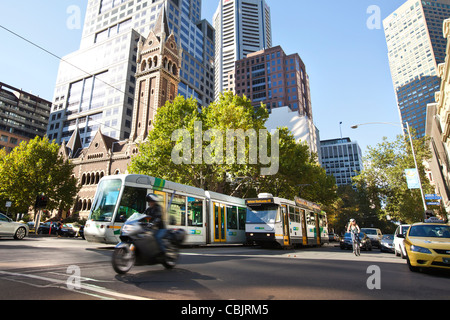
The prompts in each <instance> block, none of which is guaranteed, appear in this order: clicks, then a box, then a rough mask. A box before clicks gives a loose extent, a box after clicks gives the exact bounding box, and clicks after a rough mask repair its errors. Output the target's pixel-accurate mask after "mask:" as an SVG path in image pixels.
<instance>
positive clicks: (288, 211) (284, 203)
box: [246, 193, 329, 247]
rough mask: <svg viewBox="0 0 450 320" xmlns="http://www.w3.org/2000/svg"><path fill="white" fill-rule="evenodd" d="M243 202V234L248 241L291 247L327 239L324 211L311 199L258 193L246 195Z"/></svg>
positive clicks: (315, 243)
mask: <svg viewBox="0 0 450 320" xmlns="http://www.w3.org/2000/svg"><path fill="white" fill-rule="evenodd" d="M246 204H247V217H246V237H247V242H249V243H257V244H260V245H269V244H278V245H280V246H281V247H292V246H307V245H322V244H324V243H328V242H329V239H328V223H327V216H326V213H325V212H323V211H321V209H320V206H319V205H317V204H315V203H312V202H309V201H306V200H303V199H300V198H296V199H295V201H292V200H287V199H283V198H278V197H274V196H272V195H271V194H268V193H262V194H260V195H258V198H257V199H248V200H247V201H246Z"/></svg>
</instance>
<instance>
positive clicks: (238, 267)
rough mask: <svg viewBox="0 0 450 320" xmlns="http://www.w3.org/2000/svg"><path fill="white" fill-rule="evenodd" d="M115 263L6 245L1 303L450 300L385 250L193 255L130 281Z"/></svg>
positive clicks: (100, 250)
mask: <svg viewBox="0 0 450 320" xmlns="http://www.w3.org/2000/svg"><path fill="white" fill-rule="evenodd" d="M111 255H112V247H111V246H106V245H105V246H102V245H98V244H91V243H87V242H86V241H83V240H81V239H64V238H27V239H25V240H23V241H14V240H7V239H0V257H1V259H0V300H6V299H8V300H53V299H58V300H183V301H202V300H221V301H223V300H257V301H263V300H304V299H308V300H316V299H320V300H348V299H357V300H370V299H388V300H391V299H446V300H448V299H450V290H448V288H449V287H450V276H449V274H448V273H442V272H427V273H413V272H410V271H409V269H408V267H407V266H406V263H405V261H404V260H402V259H401V258H397V257H395V256H394V255H393V254H387V253H380V252H379V251H378V250H374V251H372V252H362V255H361V256H360V257H355V256H354V255H352V253H351V252H350V251H342V250H340V249H339V248H338V247H335V245H326V246H324V247H322V248H305V249H298V250H268V249H261V248H256V247H242V246H236V247H201V248H186V249H183V250H182V256H181V259H180V262H179V265H178V266H177V268H176V269H174V270H171V271H167V270H165V269H164V268H163V267H162V266H147V267H135V268H133V269H132V270H131V272H130V273H129V274H127V275H125V276H119V275H116V274H115V273H114V271H113V269H112V267H111V263H110V260H111ZM373 266H375V267H373Z"/></svg>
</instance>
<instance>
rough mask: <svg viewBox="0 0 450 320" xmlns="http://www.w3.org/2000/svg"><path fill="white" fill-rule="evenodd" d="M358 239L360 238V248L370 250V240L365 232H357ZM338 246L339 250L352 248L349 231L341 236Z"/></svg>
mask: <svg viewBox="0 0 450 320" xmlns="http://www.w3.org/2000/svg"><path fill="white" fill-rule="evenodd" d="M359 239H360V240H361V249H364V250H366V251H372V242H371V241H370V238H369V237H368V236H367V235H366V234H365V233H363V232H361V233H360V234H359ZM340 247H341V250H345V249H350V250H353V242H352V234H351V233H350V232H347V233H346V234H345V235H344V237H342V238H341V242H340Z"/></svg>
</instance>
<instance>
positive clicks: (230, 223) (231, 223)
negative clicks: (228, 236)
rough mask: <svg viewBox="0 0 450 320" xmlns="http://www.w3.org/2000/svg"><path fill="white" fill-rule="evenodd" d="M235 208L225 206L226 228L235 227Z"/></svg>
mask: <svg viewBox="0 0 450 320" xmlns="http://www.w3.org/2000/svg"><path fill="white" fill-rule="evenodd" d="M236 211H237V208H236V207H229V206H227V228H228V229H234V230H236V229H237V212H236Z"/></svg>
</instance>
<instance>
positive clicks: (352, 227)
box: [347, 219, 361, 254]
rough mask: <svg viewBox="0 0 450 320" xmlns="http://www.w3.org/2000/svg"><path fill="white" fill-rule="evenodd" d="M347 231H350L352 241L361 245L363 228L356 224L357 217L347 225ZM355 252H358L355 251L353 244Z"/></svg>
mask: <svg viewBox="0 0 450 320" xmlns="http://www.w3.org/2000/svg"><path fill="white" fill-rule="evenodd" d="M347 232H349V233H350V234H351V235H352V243H353V244H355V242H356V243H357V245H358V246H359V245H360V244H359V233H360V232H361V228H360V227H359V226H358V225H357V224H356V220H355V219H350V223H349V224H348V227H347ZM353 253H355V254H356V251H355V246H354V245H353Z"/></svg>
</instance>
